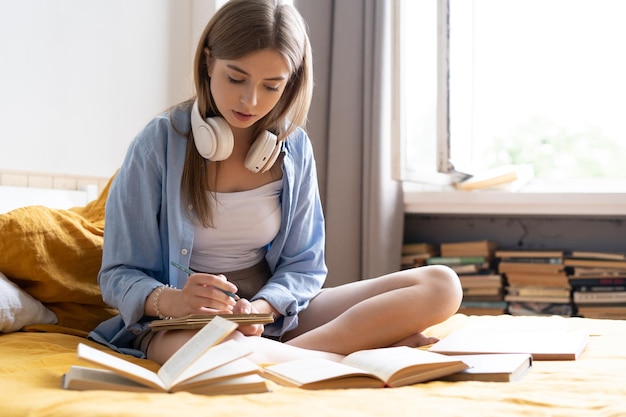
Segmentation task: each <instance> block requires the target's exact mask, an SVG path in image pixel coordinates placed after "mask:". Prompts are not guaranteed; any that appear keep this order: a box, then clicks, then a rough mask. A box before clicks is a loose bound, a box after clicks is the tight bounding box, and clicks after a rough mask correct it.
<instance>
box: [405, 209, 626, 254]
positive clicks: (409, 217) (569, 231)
mask: <svg viewBox="0 0 626 417" xmlns="http://www.w3.org/2000/svg"><path fill="white" fill-rule="evenodd" d="M404 230H405V236H404V241H405V242H421V241H425V242H433V243H442V242H462V241H471V240H482V239H487V240H493V241H495V242H497V243H498V245H499V247H501V248H507V249H508V248H511V249H557V250H558V249H560V250H584V251H607V252H626V239H625V238H624V237H625V236H626V215H624V216H505V215H500V216H488V215H427V214H406V215H405V229H404Z"/></svg>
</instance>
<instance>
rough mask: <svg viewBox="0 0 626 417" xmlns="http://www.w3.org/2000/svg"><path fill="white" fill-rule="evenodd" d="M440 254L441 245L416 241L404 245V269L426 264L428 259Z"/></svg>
mask: <svg viewBox="0 0 626 417" xmlns="http://www.w3.org/2000/svg"><path fill="white" fill-rule="evenodd" d="M432 256H439V245H437V244H434V243H426V242H416V243H405V244H403V245H402V269H409V268H415V267H417V266H424V265H426V259H428V258H430V257H432Z"/></svg>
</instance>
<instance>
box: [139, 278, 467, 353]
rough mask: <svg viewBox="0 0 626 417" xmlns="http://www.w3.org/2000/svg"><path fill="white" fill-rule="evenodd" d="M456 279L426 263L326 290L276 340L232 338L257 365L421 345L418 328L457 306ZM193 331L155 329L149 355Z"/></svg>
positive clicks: (459, 294) (164, 350) (181, 341)
mask: <svg viewBox="0 0 626 417" xmlns="http://www.w3.org/2000/svg"><path fill="white" fill-rule="evenodd" d="M461 298H462V290H461V285H460V282H459V278H458V276H457V275H456V273H454V272H453V271H452V270H451V269H450V268H448V267H445V266H425V267H420V268H414V269H409V270H404V271H399V272H394V273H391V274H388V275H384V276H382V277H379V278H372V279H367V280H363V281H357V282H351V283H348V284H344V285H341V286H339V287H334V288H328V289H325V290H324V291H322V292H321V293H320V294H318V295H317V296H316V297H315V298H313V299H312V300H311V302H310V303H309V306H308V307H307V308H306V309H305V310H304V311H302V312H300V314H299V315H298V327H297V328H296V329H294V330H292V331H290V332H287V333H286V334H285V335H283V341H285V343H280V342H277V341H274V340H270V339H265V338H263V337H258V336H243V335H242V334H240V333H239V332H234V334H233V335H232V336H231V337H233V338H235V339H237V340H239V341H240V342H242V343H245V344H248V345H249V346H250V347H251V348H252V349H253V351H254V354H253V355H252V357H251V359H253V360H254V361H255V362H257V363H275V362H281V361H284V360H290V359H295V358H298V357H304V356H319V357H325V358H328V359H333V360H338V359H340V358H341V357H342V356H343V355H347V354H349V353H352V352H354V351H357V350H362V349H371V348H378V347H386V346H396V345H406V346H420V345H424V344H428V343H431V342H432V340H431V339H429V338H427V337H425V336H423V335H422V332H423V331H424V330H425V329H426V328H428V327H430V326H432V325H434V324H437V323H440V322H442V321H444V320H446V319H447V318H449V317H450V316H452V315H453V314H454V313H456V311H457V310H458V308H459V305H460V302H461ZM194 334H195V331H194V330H172V331H162V332H157V333H156V334H155V335H154V337H153V339H152V341H151V342H150V345H149V347H148V349H147V352H146V353H147V356H148V358H150V359H152V360H155V361H156V362H159V363H163V362H165V361H166V360H167V359H168V358H169V357H170V356H171V355H172V354H173V353H174V352H175V351H176V350H178V349H179V348H180V346H182V345H183V344H184V343H185V342H186V341H187V340H189V338H190V337H192V336H193V335H194Z"/></svg>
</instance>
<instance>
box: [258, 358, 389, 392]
mask: <svg viewBox="0 0 626 417" xmlns="http://www.w3.org/2000/svg"><path fill="white" fill-rule="evenodd" d="M265 375H266V376H267V377H268V378H270V379H272V380H274V381H276V382H279V383H281V384H285V385H288V386H301V385H307V384H313V383H315V382H320V381H327V380H332V379H338V378H342V377H348V376H368V377H370V378H372V379H374V380H376V379H377V378H376V377H374V376H372V375H370V374H369V373H368V372H367V371H364V370H362V369H357V368H354V367H352V366H349V365H344V364H342V363H339V362H333V361H330V360H328V359H324V358H303V359H296V360H293V361H288V362H282V363H279V364H276V365H271V366H267V367H265ZM377 385H378V386H383V381H379V383H378V384H377Z"/></svg>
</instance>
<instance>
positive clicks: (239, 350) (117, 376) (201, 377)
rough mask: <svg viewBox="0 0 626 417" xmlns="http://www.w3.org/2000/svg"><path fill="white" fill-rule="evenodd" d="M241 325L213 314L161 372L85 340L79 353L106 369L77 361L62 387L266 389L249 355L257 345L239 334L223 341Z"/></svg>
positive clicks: (201, 390) (227, 391)
mask: <svg viewBox="0 0 626 417" xmlns="http://www.w3.org/2000/svg"><path fill="white" fill-rule="evenodd" d="M237 326H238V325H237V324H236V323H234V322H232V321H230V320H226V319H223V318H221V317H217V318H214V319H213V320H212V321H211V322H210V323H209V324H208V325H206V326H205V327H203V328H202V329H201V330H200V331H198V332H197V333H196V334H195V335H194V336H193V337H192V338H191V339H189V341H187V343H185V344H184V345H183V346H182V347H181V348H180V349H179V350H178V351H176V353H174V354H173V355H172V356H171V357H170V359H168V360H167V361H166V362H165V363H164V364H163V366H161V368H160V369H159V371H158V372H153V371H151V370H149V369H146V368H144V367H142V366H139V365H136V364H134V363H132V362H129V361H127V360H125V359H122V358H119V357H117V356H115V355H112V354H109V353H106V352H103V351H101V350H99V349H95V348H92V347H90V346H88V345H86V344H82V343H80V344H79V345H78V357H79V358H80V359H85V360H87V361H90V362H92V363H95V364H97V365H100V366H101V367H104V368H105V369H92V368H86V367H81V366H72V367H71V368H70V370H69V371H68V372H67V373H66V374H65V375H64V376H63V388H65V389H76V390H86V389H108V390H125V391H153V392H155V391H156V392H177V391H189V392H194V393H198V394H231V393H244V392H266V391H268V387H267V385H266V381H265V380H264V379H263V378H262V377H261V376H260V374H261V373H262V369H261V368H260V367H258V366H257V365H256V364H254V363H253V362H252V361H250V360H248V359H247V358H246V356H248V355H249V354H250V353H252V351H251V350H250V349H249V348H248V347H246V346H244V345H242V344H241V343H238V342H236V341H234V340H229V341H226V342H224V343H220V342H222V341H223V340H224V339H225V338H226V337H227V336H228V335H229V334H230V333H232V332H233V330H235V329H236V328H237Z"/></svg>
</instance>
